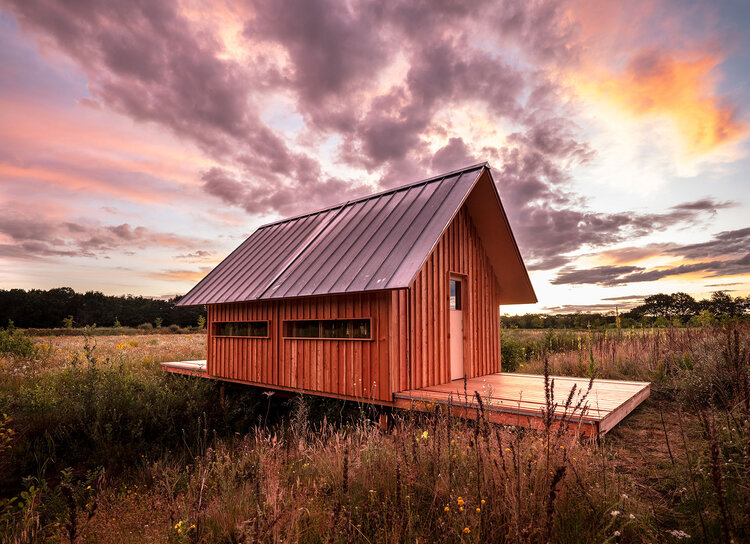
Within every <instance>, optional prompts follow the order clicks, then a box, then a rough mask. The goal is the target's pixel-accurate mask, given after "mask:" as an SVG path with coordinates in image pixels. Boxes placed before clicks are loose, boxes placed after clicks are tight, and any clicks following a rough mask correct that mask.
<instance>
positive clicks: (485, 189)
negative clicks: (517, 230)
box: [465, 168, 537, 304]
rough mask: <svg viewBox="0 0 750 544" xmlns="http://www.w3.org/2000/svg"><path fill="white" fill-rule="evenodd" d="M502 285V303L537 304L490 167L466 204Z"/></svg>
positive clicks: (475, 185)
mask: <svg viewBox="0 0 750 544" xmlns="http://www.w3.org/2000/svg"><path fill="white" fill-rule="evenodd" d="M465 205H466V208H467V210H468V212H469V215H470V216H471V220H472V221H473V222H474V226H475V227H476V229H477V234H478V235H479V238H480V240H481V241H482V245H483V246H484V250H485V252H486V253H487V257H488V258H489V261H490V264H491V265H492V268H493V270H494V272H495V275H496V276H497V281H498V284H499V286H500V300H499V303H500V304H533V303H535V302H537V298H536V294H535V293H534V287H533V286H532V285H531V280H530V279H529V273H528V272H527V271H526V265H525V264H524V262H523V258H522V257H521V252H520V251H519V249H518V244H517V243H516V239H515V237H514V236H513V231H512V230H511V228H510V223H509V222H508V216H507V215H506V213H505V209H504V208H503V204H502V202H501V201H500V195H499V194H498V192H497V187H496V186H495V181H494V180H493V179H492V174H491V172H490V169H489V168H485V169H484V171H483V172H482V175H481V176H479V179H478V180H477V182H476V183H475V184H474V188H473V189H472V190H471V192H470V193H469V196H468V197H467V198H466V202H465Z"/></svg>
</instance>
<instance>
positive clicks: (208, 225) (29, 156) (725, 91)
mask: <svg viewBox="0 0 750 544" xmlns="http://www.w3.org/2000/svg"><path fill="white" fill-rule="evenodd" d="M748 26H750V3H748V2H745V1H742V0H731V1H730V0H724V1H711V2H698V1H686V0H679V1H677V0H646V1H641V0H633V1H631V2H619V1H609V0H603V1H602V0H599V1H595V0H570V1H568V0H563V1H555V2H551V1H549V2H548V1H545V0H532V1H529V0H508V1H497V0H493V1H486V2H484V1H476V2H472V3H468V2H461V1H450V0H437V1H429V0H424V1H400V0H395V1H392V2H390V1H389V2H380V1H373V2H368V1H362V2H360V1H349V2H334V1H327V0H290V1H287V2H277V1H275V0H256V1H234V0H214V1H211V0H184V1H178V2H172V3H170V2H167V1H165V2H153V1H151V0H135V1H132V2H107V1H97V0H71V1H65V2H63V1H60V0H58V1H52V0H0V288H2V289H10V288H24V289H31V288H41V289H48V288H52V287H59V286H69V287H73V288H74V289H76V290H78V291H87V290H99V291H102V292H104V293H106V294H113V295H121V294H133V295H144V296H155V297H163V296H172V295H176V294H184V293H186V292H187V291H188V290H189V289H190V288H191V287H192V286H193V285H194V284H195V283H196V282H197V281H198V280H200V279H201V278H202V277H203V276H204V275H205V274H207V273H208V271H209V270H210V269H211V268H212V267H213V266H215V265H216V264H217V263H218V262H220V261H221V260H222V259H223V258H224V257H225V256H226V255H227V254H228V253H229V252H230V251H231V250H232V249H234V248H235V247H236V246H237V245H239V244H240V243H241V242H242V240H244V239H245V238H246V237H247V236H248V235H249V234H251V233H252V232H253V231H254V230H255V229H256V228H257V227H258V226H260V225H262V224H265V223H268V222H270V221H273V220H275V219H278V218H283V217H286V216H290V215H295V214H299V213H303V212H306V211H312V210H315V209H319V208H321V207H324V206H328V205H333V204H336V203H338V202H342V201H345V200H347V199H350V198H353V197H358V196H363V195H366V194H368V193H371V192H375V191H378V190H382V189H387V188H389V187H393V186H398V185H403V184H406V183H408V182H410V181H415V180H418V179H422V178H424V177H427V176H431V175H436V174H439V173H441V172H444V171H449V170H453V169H457V168H460V167H462V166H467V165H470V164H474V163H477V162H482V161H488V162H489V164H490V165H491V167H492V173H493V176H494V178H495V181H496V183H497V187H498V191H499V194H500V196H501V199H502V201H503V205H504V207H505V210H506V212H507V214H508V217H509V220H510V223H511V226H512V228H513V231H514V233H515V236H516V239H517V242H518V245H519V248H520V250H521V253H522V255H523V257H524V260H525V263H526V266H527V268H528V270H529V274H530V277H531V280H532V283H533V285H534V287H535V290H536V293H537V297H538V299H539V303H538V304H535V305H519V306H507V307H503V308H502V311H503V312H508V313H524V312H568V311H577V310H593V311H611V310H613V309H614V308H615V306H617V307H618V308H620V309H626V308H628V307H630V306H632V305H633V304H635V303H637V302H638V301H640V300H641V299H642V298H643V297H645V296H647V295H650V294H654V293H660V292H663V293H673V292H678V291H683V292H687V293H690V294H692V295H693V296H695V297H697V298H704V297H706V296H708V295H710V293H711V292H713V291H717V290H725V291H727V292H729V293H730V294H732V295H734V296H738V295H742V296H746V295H748V294H750V220H749V219H748V217H750V198H749V196H750V191H749V188H748V176H747V174H748V172H750V138H749V137H748V135H749V134H750V111H748V110H749V109H750V106H749V104H750V77H749V76H750V33H748V32H747V31H746V30H747V27H748Z"/></svg>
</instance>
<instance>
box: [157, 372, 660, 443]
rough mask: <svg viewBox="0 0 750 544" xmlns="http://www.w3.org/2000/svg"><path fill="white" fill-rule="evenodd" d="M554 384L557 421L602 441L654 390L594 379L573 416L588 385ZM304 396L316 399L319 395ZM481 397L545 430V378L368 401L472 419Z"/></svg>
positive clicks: (505, 379)
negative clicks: (437, 408) (440, 409)
mask: <svg viewBox="0 0 750 544" xmlns="http://www.w3.org/2000/svg"><path fill="white" fill-rule="evenodd" d="M161 367H162V369H163V370H164V371H167V372H172V373H175V374H186V375H190V376H201V377H206V378H215V379H219V380H222V379H223V380H226V378H221V377H218V376H210V375H208V374H207V372H206V361H205V360H200V361H177V362H169V363H161ZM551 379H552V381H553V384H554V389H553V401H552V402H553V404H555V405H556V408H555V412H554V413H555V417H556V418H557V419H560V420H567V421H570V422H572V423H573V425H571V429H572V430H573V431H577V432H580V433H581V434H584V435H596V436H600V435H603V434H605V433H607V432H608V431H609V430H611V429H612V428H613V427H614V426H615V425H617V424H618V423H619V422H620V421H622V420H623V419H624V418H625V417H626V416H627V415H628V414H629V413H630V412H632V411H633V410H635V409H636V408H637V407H638V405H639V404H641V403H642V402H643V401H644V400H646V398H648V396H649V393H650V385H649V384H648V383H647V382H631V381H624V380H599V379H596V380H594V381H593V383H592V385H591V390H590V391H589V392H588V395H587V396H586V398H585V400H584V401H583V403H582V404H580V406H581V408H585V409H579V410H574V409H573V408H572V407H575V406H576V405H578V404H579V401H580V399H581V394H582V393H583V392H585V391H586V390H587V389H588V386H589V380H588V379H587V378H574V377H570V376H551ZM226 381H233V380H226ZM245 383H248V382H245ZM249 385H257V386H261V385H262V386H263V387H266V388H271V389H282V390H286V389H288V388H284V387H279V386H269V385H267V384H257V383H249ZM573 386H575V388H576V392H575V394H574V396H573V398H572V402H571V405H572V407H571V408H568V409H566V408H565V403H566V400H567V398H568V395H569V394H570V391H571V389H572V388H573ZM305 392H306V393H310V394H316V392H315V391H305ZM477 392H478V393H479V395H480V396H481V397H482V402H483V404H484V407H485V409H486V413H487V414H488V418H489V420H490V421H492V422H494V423H499V424H503V425H517V426H521V427H529V428H535V429H538V428H541V427H542V425H543V423H542V417H541V416H542V410H543V408H544V407H545V404H546V402H545V393H544V377H543V376H539V375H532V374H511V373H505V372H503V373H497V374H488V375H486V376H479V377H476V378H469V379H467V380H466V383H465V384H464V380H454V381H452V382H449V383H444V384H440V385H432V386H429V387H423V388H421V389H411V390H407V391H402V392H400V393H396V394H395V395H394V397H395V398H394V402H393V403H392V404H391V403H388V402H383V401H377V400H376V399H369V400H370V401H371V402H372V401H374V402H376V403H377V404H385V405H391V406H395V407H397V408H406V409H414V410H422V411H430V410H431V409H432V407H433V406H434V405H436V404H439V405H447V406H449V409H450V410H452V412H453V413H454V414H455V415H458V416H461V417H467V418H474V417H476V413H477V408H478V404H477V401H476V396H475V394H476V393H477ZM317 394H320V393H317ZM324 396H332V395H324ZM362 400H364V399H362Z"/></svg>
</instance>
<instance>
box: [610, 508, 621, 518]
mask: <svg viewBox="0 0 750 544" xmlns="http://www.w3.org/2000/svg"><path fill="white" fill-rule="evenodd" d="M609 515H610V516H612V517H613V518H616V517H617V516H619V515H620V511H619V510H612V511H611V512H610V513H609Z"/></svg>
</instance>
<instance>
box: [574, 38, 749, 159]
mask: <svg viewBox="0 0 750 544" xmlns="http://www.w3.org/2000/svg"><path fill="white" fill-rule="evenodd" d="M721 60H722V59H721V58H720V56H719V55H718V54H713V53H700V54H687V53H682V54H681V53H679V52H675V51H670V50H666V49H663V48H657V47H651V48H646V49H643V50H641V51H638V52H636V53H635V54H633V55H632V56H631V57H630V59H629V61H628V63H627V65H626V67H625V68H624V70H623V71H622V72H621V73H619V74H606V75H601V76H599V78H598V80H597V81H595V82H594V83H593V84H592V85H593V87H594V89H595V93H596V94H597V95H599V96H600V97H602V98H604V99H606V100H608V101H611V102H615V103H617V104H618V105H619V107H621V108H624V109H625V110H627V111H629V112H630V113H631V114H633V115H635V116H645V115H657V116H658V115H663V116H666V117H668V118H669V119H671V121H672V122H673V123H674V125H675V127H676V128H677V130H678V131H679V133H680V135H681V136H682V139H683V141H684V144H685V146H686V148H687V150H688V152H689V153H690V154H691V155H702V154H705V153H707V152H710V151H712V150H714V149H715V148H717V147H719V146H721V145H723V144H725V143H728V142H732V141H735V140H738V139H739V138H741V137H743V136H745V135H746V134H747V127H746V126H745V124H744V123H743V122H742V121H741V119H740V117H739V115H738V113H737V109H736V108H735V107H734V106H732V105H731V104H729V102H728V100H727V99H726V98H724V97H722V96H719V95H717V94H716V92H715V91H714V83H713V77H712V71H713V70H714V69H715V68H716V66H718V65H719V64H720V62H721ZM584 87H585V86H584Z"/></svg>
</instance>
